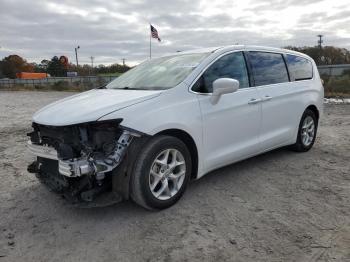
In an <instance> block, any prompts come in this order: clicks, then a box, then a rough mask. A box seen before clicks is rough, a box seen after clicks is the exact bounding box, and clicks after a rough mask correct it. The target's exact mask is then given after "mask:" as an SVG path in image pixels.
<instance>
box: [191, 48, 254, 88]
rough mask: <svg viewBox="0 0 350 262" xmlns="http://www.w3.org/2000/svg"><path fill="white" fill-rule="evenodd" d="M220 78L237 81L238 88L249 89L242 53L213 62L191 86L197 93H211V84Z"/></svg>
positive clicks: (229, 55)
mask: <svg viewBox="0 0 350 262" xmlns="http://www.w3.org/2000/svg"><path fill="white" fill-rule="evenodd" d="M222 77H227V78H233V79H236V80H238V82H239V88H245V87H249V78H248V71H247V67H246V63H245V59H244V56H243V53H242V52H235V53H231V54H228V55H225V56H223V57H221V58H219V59H218V60H217V61H215V62H214V63H213V64H212V65H211V66H210V67H209V68H208V69H207V70H206V71H205V72H204V73H203V74H202V76H201V77H200V78H199V79H198V80H197V82H196V83H195V84H194V85H193V87H192V90H193V91H195V92H199V93H212V92H213V82H214V81H215V80H216V79H218V78H222Z"/></svg>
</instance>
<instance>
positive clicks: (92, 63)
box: [90, 56, 95, 75]
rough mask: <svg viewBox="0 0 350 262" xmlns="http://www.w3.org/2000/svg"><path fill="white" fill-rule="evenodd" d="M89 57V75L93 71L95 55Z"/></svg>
mask: <svg viewBox="0 0 350 262" xmlns="http://www.w3.org/2000/svg"><path fill="white" fill-rule="evenodd" d="M90 59H91V69H90V75H92V74H93V73H94V59H95V57H93V56H90Z"/></svg>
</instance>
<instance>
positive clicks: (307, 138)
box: [301, 116, 315, 146]
mask: <svg viewBox="0 0 350 262" xmlns="http://www.w3.org/2000/svg"><path fill="white" fill-rule="evenodd" d="M314 136H315V121H314V119H313V118H312V117H311V116H307V117H305V119H304V122H303V125H302V127H301V141H302V143H303V145H304V146H309V145H311V143H312V141H313V140H314Z"/></svg>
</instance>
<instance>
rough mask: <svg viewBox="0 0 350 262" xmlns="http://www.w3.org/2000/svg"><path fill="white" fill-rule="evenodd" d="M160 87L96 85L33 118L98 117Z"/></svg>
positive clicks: (58, 122) (64, 121)
mask: <svg viewBox="0 0 350 262" xmlns="http://www.w3.org/2000/svg"><path fill="white" fill-rule="evenodd" d="M160 93H161V91H144V90H111V89H94V90H91V91H88V92H84V93H81V94H79V95H74V96H71V97H67V98H65V99H63V100H59V101H57V102H55V103H52V104H49V105H48V106H46V107H44V108H42V109H41V110H39V111H38V112H37V113H36V114H34V116H33V121H34V122H36V123H38V124H42V125H50V126H64V125H73V124H77V123H84V122H90V121H96V120H97V119H98V118H100V117H101V116H104V115H106V114H110V113H111V112H114V111H118V110H121V109H123V108H126V107H128V106H132V105H134V104H137V103H140V102H143V101H145V100H148V99H152V98H155V97H157V96H158V95H160Z"/></svg>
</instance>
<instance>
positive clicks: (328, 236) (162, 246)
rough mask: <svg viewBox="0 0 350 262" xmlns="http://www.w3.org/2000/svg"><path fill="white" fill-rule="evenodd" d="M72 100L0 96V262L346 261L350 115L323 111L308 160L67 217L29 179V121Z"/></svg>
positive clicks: (281, 156) (279, 158) (248, 168)
mask: <svg viewBox="0 0 350 262" xmlns="http://www.w3.org/2000/svg"><path fill="white" fill-rule="evenodd" d="M70 94H71V93H63V92H60V93H58V92H0V155H1V159H0V179H1V183H0V262H1V261H350V164H349V161H350V105H347V104H343V105H326V107H325V116H324V119H323V120H322V123H321V127H320V130H319V135H318V139H317V141H316V143H315V145H314V147H313V149H312V150H311V151H309V152H307V153H303V154H300V153H299V154H298V153H294V152H290V151H288V150H286V149H279V150H275V151H273V152H269V153H266V154H264V155H261V156H258V157H254V158H251V159H249V160H246V161H243V162H240V163H237V164H234V165H231V166H228V167H225V168H222V169H220V170H217V171H215V172H212V173H210V174H208V175H207V176H205V177H203V178H202V179H200V180H198V181H194V182H192V183H191V185H190V186H189V188H188V190H187V192H186V194H185V195H184V197H183V198H182V200H180V201H179V202H178V203H177V204H176V205H175V206H173V207H171V208H169V209H167V210H164V211H161V212H149V211H146V210H144V209H142V208H140V207H138V206H137V205H135V204H133V203H132V202H130V201H129V202H123V203H120V204H117V205H114V206H110V207H107V208H95V209H76V208H72V207H69V206H67V205H66V204H65V202H64V201H63V200H61V199H60V198H59V197H58V196H56V195H54V194H53V193H50V192H49V191H48V190H46V188H45V187H44V186H42V185H40V184H39V182H38V181H37V180H36V179H35V177H34V176H33V175H32V174H29V173H27V171H26V166H27V164H28V163H30V161H31V160H32V156H30V155H29V153H28V152H27V151H26V149H25V142H26V140H27V138H26V132H28V131H29V130H30V123H31V120H30V119H31V115H32V114H33V113H34V112H35V111H36V110H37V109H39V108H40V107H42V106H43V105H45V104H48V103H50V102H52V101H55V100H57V99H59V98H62V97H65V96H68V95H70Z"/></svg>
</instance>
